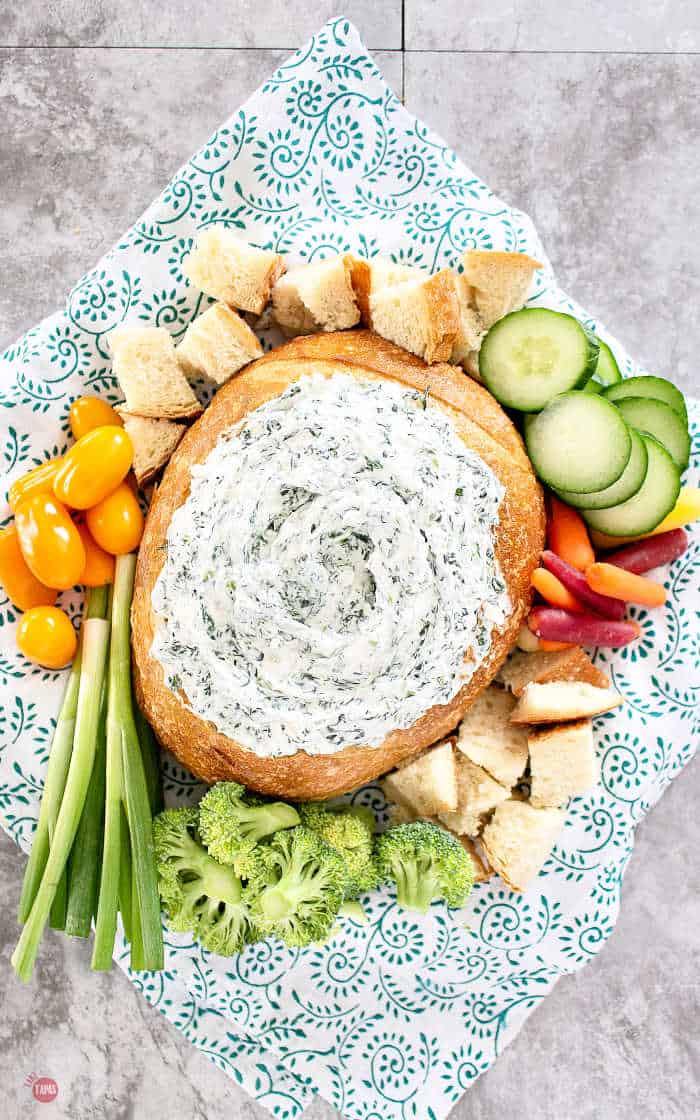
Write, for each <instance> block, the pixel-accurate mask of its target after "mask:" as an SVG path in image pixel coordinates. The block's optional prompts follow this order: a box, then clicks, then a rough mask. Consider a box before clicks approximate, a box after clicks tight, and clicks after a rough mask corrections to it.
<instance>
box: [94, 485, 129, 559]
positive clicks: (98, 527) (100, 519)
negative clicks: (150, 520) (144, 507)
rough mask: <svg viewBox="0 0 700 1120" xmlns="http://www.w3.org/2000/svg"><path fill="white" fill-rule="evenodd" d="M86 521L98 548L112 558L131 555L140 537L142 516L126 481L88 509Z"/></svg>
mask: <svg viewBox="0 0 700 1120" xmlns="http://www.w3.org/2000/svg"><path fill="white" fill-rule="evenodd" d="M85 520H86V522H87V527H88V529H89V530H90V532H91V533H92V536H93V537H94V539H95V540H96V541H97V543H98V545H99V546H100V548H103V549H104V550H105V552H111V553H112V554H113V555H114V556H122V555H123V554H124V553H126V552H133V551H134V549H135V548H136V547H137V546H138V543H139V541H140V540H141V537H142V535H143V514H142V513H141V508H140V506H139V503H138V501H137V499H136V496H135V494H134V492H133V490H132V489H131V487H130V486H129V483H128V482H121V483H120V484H119V486H117V489H116V490H115V491H114V493H112V494H110V495H109V496H108V497H107V498H105V499H104V500H103V501H101V502H100V503H99V504H98V505H96V506H93V508H92V509H89V510H88V511H87V513H86V515H85Z"/></svg>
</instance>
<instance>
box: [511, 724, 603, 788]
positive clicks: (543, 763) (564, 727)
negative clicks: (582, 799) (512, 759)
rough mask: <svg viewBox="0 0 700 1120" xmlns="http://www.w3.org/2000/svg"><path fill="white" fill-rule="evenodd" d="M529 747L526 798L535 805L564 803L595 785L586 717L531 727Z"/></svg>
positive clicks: (596, 770) (596, 769)
mask: <svg viewBox="0 0 700 1120" xmlns="http://www.w3.org/2000/svg"><path fill="white" fill-rule="evenodd" d="M528 748H529V751H530V802H531V804H532V805H534V806H535V808H537V809H547V808H552V807H556V806H559V805H565V804H566V802H567V801H568V800H569V798H570V797H576V796H577V795H578V794H580V793H586V791H587V790H589V789H591V788H592V787H593V786H595V785H596V784H597V783H598V781H599V780H600V765H599V763H598V759H597V757H596V753H595V747H594V744H593V725H592V723H591V721H590V720H589V719H581V720H575V721H574V722H573V723H561V724H555V725H554V726H553V727H543V728H538V729H536V730H535V729H533V730H531V731H530V733H529V734H528Z"/></svg>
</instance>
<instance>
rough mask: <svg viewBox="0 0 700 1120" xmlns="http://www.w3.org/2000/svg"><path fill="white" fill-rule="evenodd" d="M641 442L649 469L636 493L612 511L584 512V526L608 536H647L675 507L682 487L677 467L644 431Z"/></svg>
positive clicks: (657, 443)
mask: <svg viewBox="0 0 700 1120" xmlns="http://www.w3.org/2000/svg"><path fill="white" fill-rule="evenodd" d="M642 439H643V440H644V443H645V444H646V449H647V456H648V466H647V473H646V478H645V479H644V482H643V483H642V485H641V487H640V489H639V490H638V491H637V493H636V494H635V495H634V496H633V497H632V498H628V499H627V501H626V502H622V503H621V504H620V505H619V506H613V507H612V509H597V510H583V517H584V520H585V521H586V522H587V524H588V525H590V526H591V528H592V529H597V530H598V531H599V532H601V533H607V535H608V536H609V537H638V536H640V535H641V534H642V533H650V532H651V531H652V529H655V528H656V526H657V525H658V524H659V522H660V521H663V519H664V517H665V516H666V514H667V513H670V512H671V510H672V509H673V507H674V505H675V504H676V498H677V497H678V494H679V491H680V488H681V477H680V474H679V471H678V467H677V466H676V464H675V463H674V461H673V459H672V458H671V456H670V455H669V453H668V451H667V450H666V448H665V447H662V445H661V444H660V443H659V441H658V440H656V439H654V437H653V436H649V435H646V434H645V433H644V432H643V433H642Z"/></svg>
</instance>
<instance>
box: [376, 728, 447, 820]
mask: <svg viewBox="0 0 700 1120" xmlns="http://www.w3.org/2000/svg"><path fill="white" fill-rule="evenodd" d="M382 787H383V789H384V792H385V794H386V796H387V798H388V799H389V800H390V801H396V802H398V803H399V804H400V805H405V806H406V807H407V808H408V809H410V810H411V811H412V812H414V813H415V814H416V816H419V817H424V816H435V815H436V814H437V813H440V812H447V811H448V810H454V809H456V808H457V773H456V766H455V758H454V750H453V745H452V740H451V739H446V740H445V742H444V743H439V744H438V745H437V746H436V747H431V748H430V750H427V751H425V752H424V753H423V754H420V755H418V757H417V758H412V759H410V760H409V761H408V762H406V763H404V765H402V766H401V768H400V769H399V770H394V771H393V772H392V773H391V774H387V775H386V777H385V778H384V779H383V781H382Z"/></svg>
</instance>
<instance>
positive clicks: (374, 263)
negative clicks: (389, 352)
mask: <svg viewBox="0 0 700 1120" xmlns="http://www.w3.org/2000/svg"><path fill="white" fill-rule="evenodd" d="M428 275H429V273H426V272H425V271H424V270H423V269H421V268H416V267H415V266H414V265H408V264H395V263H394V261H391V260H389V259H388V257H373V258H372V260H371V261H367V260H364V259H363V258H361V257H355V258H354V260H353V265H352V286H353V290H354V292H355V299H356V301H357V306H358V307H359V309H360V321H361V323H362V325H363V326H364V327H371V326H372V315H371V312H370V308H369V299H370V295H371V294H372V293H373V292H378V291H380V290H381V289H382V288H391V287H393V286H395V285H396V284H403V283H404V282H405V281H406V280H425V279H426V278H427V276H428Z"/></svg>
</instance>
